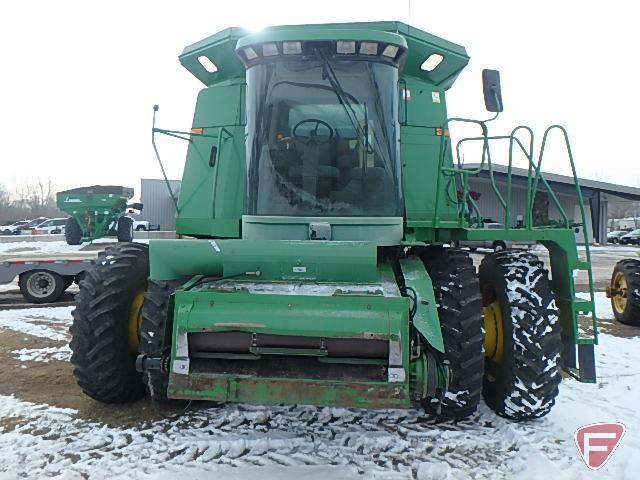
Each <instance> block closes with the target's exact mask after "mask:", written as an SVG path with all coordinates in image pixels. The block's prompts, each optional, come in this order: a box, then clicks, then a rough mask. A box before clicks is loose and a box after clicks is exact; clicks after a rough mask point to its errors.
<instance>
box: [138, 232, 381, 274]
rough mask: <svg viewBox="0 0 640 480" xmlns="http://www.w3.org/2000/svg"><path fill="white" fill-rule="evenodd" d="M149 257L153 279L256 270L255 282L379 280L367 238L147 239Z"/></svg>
mask: <svg viewBox="0 0 640 480" xmlns="http://www.w3.org/2000/svg"><path fill="white" fill-rule="evenodd" d="M149 257H150V262H151V274H150V277H151V278H153V279H154V280H171V279H177V278H184V277H192V276H194V275H210V276H215V277H220V276H229V275H238V274H242V273H244V272H256V271H260V276H259V277H258V278H259V279H260V280H284V279H286V280H291V279H299V280H314V281H325V282H355V283H367V282H376V281H378V279H379V275H378V267H377V250H376V246H375V245H373V244H370V243H368V242H330V241H318V240H313V241H311V240H307V241H289V240H264V241H263V240H193V239H180V240H151V241H150V242H149ZM244 278H245V279H247V278H248V279H252V280H253V279H255V278H256V277H251V276H246V277H244ZM239 279H242V277H239Z"/></svg>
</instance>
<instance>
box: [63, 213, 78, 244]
mask: <svg viewBox="0 0 640 480" xmlns="http://www.w3.org/2000/svg"><path fill="white" fill-rule="evenodd" d="M64 238H65V240H66V241H67V244H68V245H80V244H81V243H82V229H81V228H80V225H79V224H78V222H77V221H76V219H75V218H73V217H69V218H67V223H66V224H65V227H64Z"/></svg>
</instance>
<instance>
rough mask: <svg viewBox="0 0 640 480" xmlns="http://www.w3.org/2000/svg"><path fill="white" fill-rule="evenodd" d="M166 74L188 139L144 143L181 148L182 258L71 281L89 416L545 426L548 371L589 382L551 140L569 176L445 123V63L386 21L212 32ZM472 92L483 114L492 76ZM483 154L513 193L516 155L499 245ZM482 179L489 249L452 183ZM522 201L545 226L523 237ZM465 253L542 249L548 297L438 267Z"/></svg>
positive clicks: (517, 259)
mask: <svg viewBox="0 0 640 480" xmlns="http://www.w3.org/2000/svg"><path fill="white" fill-rule="evenodd" d="M180 61H181V63H182V64H183V65H184V67H185V68H187V69H188V70H189V71H190V72H191V73H192V74H193V75H194V76H196V77H197V78H198V79H199V80H200V81H202V83H204V85H205V88H204V89H203V90H202V91H201V92H200V94H199V96H198V100H197V104H196V109H195V115H194V119H193V125H192V128H191V129H190V130H189V131H178V130H165V129H160V128H156V127H155V113H154V130H153V132H154V135H157V134H167V135H170V136H173V137H177V138H181V139H184V140H185V141H187V142H188V153H187V161H186V165H185V170H184V176H183V181H182V188H181V192H180V196H179V199H176V206H177V221H176V224H177V232H178V233H179V234H181V235H183V236H187V237H189V238H187V239H184V238H183V239H179V240H152V241H151V242H150V244H149V246H148V247H147V246H146V245H140V244H131V243H123V244H119V245H117V246H116V247H113V248H110V249H108V250H107V251H106V252H105V253H103V254H102V256H101V257H100V260H99V261H98V262H97V266H96V267H95V269H93V270H91V271H90V272H88V273H87V275H86V277H85V279H84V280H83V282H81V284H80V294H79V295H78V297H77V308H76V310H75V312H74V323H73V327H72V333H73V340H72V343H71V348H72V350H73V357H72V362H73V364H74V365H75V375H76V377H77V379H78V383H79V385H80V386H81V388H82V389H83V390H84V391H85V392H86V393H87V394H88V395H90V396H91V397H93V398H95V399H97V400H100V401H103V402H110V403H119V402H127V401H131V400H135V399H137V398H139V397H141V396H142V395H144V394H145V391H147V390H148V391H149V392H150V394H151V395H152V396H153V397H154V398H155V399H157V400H160V401H162V400H171V399H202V400H213V401H220V402H251V403H290V404H294V403H302V404H320V405H343V406H358V407H368V408H369V407H370V408H376V407H384V408H389V407H391V408H397V407H399V408H404V407H410V406H411V405H422V406H424V408H426V410H427V411H428V412H430V413H433V414H437V415H443V416H448V417H453V418H462V417H465V416H468V415H470V414H471V413H473V412H474V411H475V409H476V407H477V405H478V402H479V400H480V396H481V394H483V395H484V398H485V400H486V402H487V404H488V405H489V406H490V407H491V408H492V409H494V410H495V411H496V412H497V413H498V414H500V415H502V416H505V417H508V418H511V419H514V420H524V419H529V418H535V417H540V416H542V415H544V414H546V413H547V412H549V410H550V408H551V407H552V405H553V403H554V398H555V396H556V395H557V393H558V385H559V383H560V379H561V375H560V368H564V369H565V370H566V371H567V372H569V373H570V374H571V375H573V376H575V377H576V378H578V379H579V380H581V381H585V382H594V381H595V366H594V344H595V343H596V341H597V336H596V334H597V332H596V323H595V317H594V315H593V311H594V304H593V295H592V297H591V299H590V300H579V299H577V298H576V296H575V291H574V282H573V272H574V271H575V270H586V271H588V272H589V277H590V278H591V271H590V264H589V256H588V255H589V250H588V246H587V249H586V258H585V259H581V258H579V256H578V251H577V248H576V239H575V233H574V230H573V226H574V223H580V222H581V223H583V224H586V222H585V221H584V220H585V219H584V207H583V205H582V199H581V197H580V206H581V215H582V218H579V219H574V218H568V217H567V215H566V213H565V212H564V210H563V209H562V207H561V205H560V203H559V202H558V199H557V198H556V196H555V195H554V192H553V191H552V190H551V189H550V187H549V185H548V184H547V182H546V181H545V179H544V177H543V176H542V175H541V174H540V171H541V164H542V159H543V156H544V155H543V152H544V150H545V145H546V144H547V139H548V137H549V135H550V133H551V132H553V131H557V132H558V133H559V134H560V138H561V140H562V142H564V145H566V147H567V152H568V161H569V162H570V164H571V166H572V168H573V167H574V165H573V159H572V158H571V152H570V149H569V143H568V139H567V136H566V132H565V130H564V129H563V128H562V127H559V126H553V127H551V128H550V129H548V130H547V131H545V133H544V136H543V139H542V142H541V149H540V152H539V153H537V154H536V153H534V141H533V132H532V131H531V130H530V129H529V128H527V127H518V128H516V129H514V130H513V131H512V132H511V133H508V134H506V135H500V136H490V135H489V134H488V127H487V121H481V120H471V119H464V118H448V117H447V112H446V97H445V92H446V91H447V90H448V89H449V88H450V87H451V86H452V85H453V83H454V82H455V80H456V78H457V77H458V75H459V74H460V73H461V72H462V70H463V69H464V68H465V66H466V65H467V63H468V61H469V57H468V56H467V53H466V51H465V49H464V48H463V47H460V46H458V45H456V44H453V43H451V42H448V41H446V40H443V39H440V38H438V37H435V36H433V35H430V34H428V33H426V32H423V31H420V30H418V29H416V28H413V27H410V26H408V25H405V24H403V23H400V22H374V23H355V24H331V25H304V26H283V27H273V28H268V29H266V30H264V31H262V32H260V33H249V32H247V31H244V30H241V29H237V28H230V29H227V30H224V31H222V32H220V33H218V34H216V35H213V36H212V37H209V38H206V39H204V40H202V41H201V42H198V43H196V44H194V45H191V46H189V47H187V48H186V49H185V50H184V52H183V54H182V55H181V56H180ZM483 80H484V97H485V103H486V106H487V108H488V110H489V111H491V112H496V114H497V113H498V112H500V111H502V96H501V92H500V83H499V75H498V72H495V71H490V70H486V71H485V72H484V75H483ZM156 110H157V108H156ZM460 122H465V123H470V124H473V125H476V126H477V127H478V132H479V133H478V135H477V136H476V137H472V138H466V139H462V140H461V142H476V143H479V144H480V146H481V150H482V156H481V158H478V161H479V162H480V163H481V167H480V168H479V169H476V170H471V169H467V168H465V167H464V165H463V164H462V163H461V161H460V158H459V155H458V152H459V149H458V148H457V146H459V145H460V144H459V143H458V144H452V141H451V138H450V137H449V127H450V126H452V125H454V123H460ZM496 142H505V143H506V144H507V145H508V146H509V157H508V158H505V159H504V160H505V161H508V162H509V172H511V164H512V160H513V156H514V155H515V154H516V153H518V154H520V155H523V156H524V157H523V158H525V159H526V161H528V162H529V166H530V167H529V177H528V196H527V199H526V202H527V208H526V212H528V213H527V214H526V215H525V218H524V221H522V222H521V221H519V222H517V227H515V226H514V225H516V221H515V219H513V218H512V216H513V215H512V213H513V212H512V207H511V203H512V198H511V196H512V195H511V173H509V177H508V178H509V180H508V185H507V189H506V191H505V190H500V189H499V188H498V187H497V186H496V184H495V182H494V181H493V170H492V163H491V160H492V159H491V149H490V145H491V144H493V143H496ZM456 145H457V146H456ZM155 146H156V143H155V138H154V147H155ZM156 152H157V150H156ZM573 170H574V178H575V168H573ZM163 171H164V170H163ZM481 171H485V172H486V171H488V172H489V174H490V178H491V179H492V185H493V192H494V194H495V195H496V197H497V198H498V199H499V201H500V204H501V205H502V206H503V208H504V228H503V229H484V228H479V226H481V225H482V218H481V217H480V213H479V211H480V209H479V206H478V204H477V201H476V199H474V198H472V195H471V194H470V190H469V182H468V181H469V178H470V177H472V176H474V175H478V174H480V172H481ZM576 190H577V192H578V195H580V189H579V186H578V183H577V178H576ZM540 192H545V195H548V198H550V199H551V201H552V202H553V204H554V205H556V206H557V210H558V214H559V218H558V219H557V221H555V222H554V223H553V224H551V225H539V224H534V221H533V218H532V213H531V212H532V211H533V205H534V201H535V199H536V195H537V194H540ZM476 227H478V228H476ZM481 239H491V240H495V239H500V240H537V241H539V242H540V243H541V244H542V245H544V246H545V247H546V248H547V249H548V251H549V253H550V264H551V265H550V267H551V271H552V272H553V275H552V278H549V274H548V271H547V270H546V269H545V266H544V265H543V263H542V262H541V261H540V260H539V259H538V257H536V255H534V254H533V253H528V252H518V251H509V250H507V251H503V252H499V253H495V254H489V255H486V256H485V258H484V260H483V261H482V263H481V265H480V267H479V270H478V273H476V269H475V268H474V265H473V263H472V260H471V258H470V257H469V255H468V253H467V252H466V251H463V250H459V249H455V248H450V247H449V246H448V245H450V244H451V243H455V242H456V241H461V240H481ZM585 240H588V239H586V238H585ZM586 243H587V244H588V241H587V242H586Z"/></svg>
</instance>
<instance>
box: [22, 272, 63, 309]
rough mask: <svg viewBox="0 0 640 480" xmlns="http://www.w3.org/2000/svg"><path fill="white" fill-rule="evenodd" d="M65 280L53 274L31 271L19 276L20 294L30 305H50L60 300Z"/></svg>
mask: <svg viewBox="0 0 640 480" xmlns="http://www.w3.org/2000/svg"><path fill="white" fill-rule="evenodd" d="M64 285H65V280H64V278H63V277H61V276H60V275H58V274H57V273H55V272H50V271H48V270H31V271H28V272H24V273H22V274H20V277H19V278H18V286H19V287H20V293H22V296H23V297H24V298H26V299H27V300H28V301H29V302H31V303H51V302H55V301H56V300H58V299H59V298H60V296H61V295H62V292H64V289H65V286H64Z"/></svg>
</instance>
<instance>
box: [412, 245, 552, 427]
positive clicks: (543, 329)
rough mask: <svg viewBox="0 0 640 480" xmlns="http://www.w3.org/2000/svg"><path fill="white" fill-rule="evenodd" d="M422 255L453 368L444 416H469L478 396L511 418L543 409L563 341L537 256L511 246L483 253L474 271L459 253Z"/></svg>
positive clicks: (435, 250)
mask: <svg viewBox="0 0 640 480" xmlns="http://www.w3.org/2000/svg"><path fill="white" fill-rule="evenodd" d="M421 257H422V260H423V262H424V264H425V266H426V268H427V271H428V272H429V275H430V276H431V278H432V281H433V283H434V288H435V294H436V301H437V302H438V315H439V318H440V323H441V326H442V333H443V337H444V343H445V351H446V352H445V359H446V360H448V362H449V368H450V383H449V389H448V392H447V394H446V395H445V397H444V398H443V399H442V403H441V406H440V408H441V415H442V416H445V417H450V418H455V419H460V418H464V417H467V416H469V415H470V414H472V413H473V412H474V411H475V410H476V408H477V405H478V403H479V401H480V396H481V395H482V396H483V397H484V399H485V402H486V403H487V405H488V406H489V407H491V409H492V410H494V411H495V412H496V413H497V414H499V415H501V416H503V417H506V418H509V419H512V420H516V421H520V420H527V419H531V418H538V417H541V416H544V415H545V414H547V413H548V412H549V411H550V410H551V407H552V406H553V404H554V401H555V397H556V395H557V394H558V385H559V383H560V380H561V377H560V372H559V361H560V351H561V340H560V325H559V321H558V310H557V308H556V305H555V300H554V297H553V293H552V291H551V286H550V282H549V278H548V272H547V271H546V270H545V269H544V266H543V264H542V262H541V261H540V260H539V259H538V257H536V256H535V255H533V254H531V253H528V252H518V251H509V250H507V251H502V252H499V253H493V254H490V255H486V256H485V257H484V259H483V261H482V263H481V265H480V268H479V273H478V275H476V272H475V268H474V267H473V264H472V261H471V259H470V257H469V255H468V254H467V253H466V252H464V251H462V250H456V249H443V248H437V247H433V248H429V249H426V250H424V251H423V252H422V254H421ZM425 407H426V408H427V410H428V411H432V412H433V410H432V408H431V404H426V405H425Z"/></svg>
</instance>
